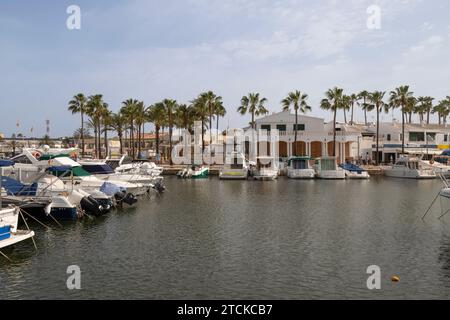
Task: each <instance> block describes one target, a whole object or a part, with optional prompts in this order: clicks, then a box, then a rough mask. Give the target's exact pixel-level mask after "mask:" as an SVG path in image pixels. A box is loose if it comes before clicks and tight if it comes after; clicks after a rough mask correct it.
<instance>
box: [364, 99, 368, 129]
mask: <svg viewBox="0 0 450 320" xmlns="http://www.w3.org/2000/svg"><path fill="white" fill-rule="evenodd" d="M364 123H365V124H366V126H367V110H366V98H364Z"/></svg>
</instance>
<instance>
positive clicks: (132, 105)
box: [120, 99, 139, 159]
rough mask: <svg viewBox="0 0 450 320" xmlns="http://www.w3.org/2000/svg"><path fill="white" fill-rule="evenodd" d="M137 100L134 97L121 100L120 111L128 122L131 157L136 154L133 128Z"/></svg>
mask: <svg viewBox="0 0 450 320" xmlns="http://www.w3.org/2000/svg"><path fill="white" fill-rule="evenodd" d="M138 105H139V101H138V100H136V99H128V100H125V101H123V102H122V108H121V109H120V112H121V113H122V114H123V115H124V116H125V118H126V119H127V122H128V128H129V129H130V144H131V156H132V157H133V159H134V158H135V156H136V148H135V147H136V146H135V141H134V129H135V117H136V110H137V108H138Z"/></svg>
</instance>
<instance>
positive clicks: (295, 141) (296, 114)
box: [294, 109, 298, 156]
mask: <svg viewBox="0 0 450 320" xmlns="http://www.w3.org/2000/svg"><path fill="white" fill-rule="evenodd" d="M297 126H298V110H297V109H295V128H294V156H297Z"/></svg>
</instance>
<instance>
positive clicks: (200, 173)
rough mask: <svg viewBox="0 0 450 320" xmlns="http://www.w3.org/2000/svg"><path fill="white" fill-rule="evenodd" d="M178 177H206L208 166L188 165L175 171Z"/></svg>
mask: <svg viewBox="0 0 450 320" xmlns="http://www.w3.org/2000/svg"><path fill="white" fill-rule="evenodd" d="M177 177H178V178H182V179H207V178H208V177H209V167H206V166H188V167H186V168H184V169H183V170H180V171H179V172H178V173H177Z"/></svg>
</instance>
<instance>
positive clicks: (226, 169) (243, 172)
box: [219, 152, 249, 180]
mask: <svg viewBox="0 0 450 320" xmlns="http://www.w3.org/2000/svg"><path fill="white" fill-rule="evenodd" d="M248 171H249V167H248V164H247V160H246V159H245V156H244V155H243V154H242V153H238V152H232V153H231V154H230V157H229V158H228V159H227V161H226V163H225V164H224V165H223V166H222V168H221V169H220V172H219V179H221V180H245V179H247V177H248Z"/></svg>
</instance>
